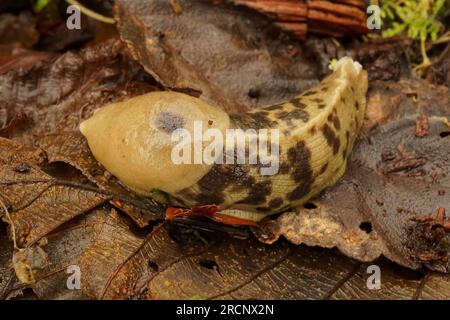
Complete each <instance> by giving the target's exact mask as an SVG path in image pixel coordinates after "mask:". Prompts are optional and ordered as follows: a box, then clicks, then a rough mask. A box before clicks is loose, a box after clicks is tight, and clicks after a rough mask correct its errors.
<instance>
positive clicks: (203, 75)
mask: <svg viewBox="0 0 450 320" xmlns="http://www.w3.org/2000/svg"><path fill="white" fill-rule="evenodd" d="M177 2H178V3H179V5H180V6H181V8H182V12H181V13H179V14H177V13H176V12H174V10H173V9H172V7H171V5H170V1H169V0H158V1H147V2H145V1H142V0H132V1H129V0H126V1H125V0H124V1H116V10H115V12H116V13H115V16H116V20H117V22H118V29H119V32H120V36H121V39H122V40H124V41H125V42H126V44H127V46H128V48H129V49H130V51H131V53H132V55H133V57H134V58H135V59H136V60H138V61H139V62H140V63H141V64H142V65H143V66H144V68H145V69H146V71H147V72H149V73H150V74H151V75H153V76H154V77H155V79H157V80H158V81H159V82H160V83H162V84H163V85H164V86H165V87H169V88H173V89H177V90H182V91H188V92H191V93H192V92H193V93H197V94H199V95H200V97H201V98H202V99H204V100H205V101H209V102H211V103H212V104H213V105H218V106H222V107H224V108H225V109H226V110H227V111H230V112H231V111H239V110H243V109H245V108H251V107H255V106H261V105H269V104H272V103H276V102H279V101H281V100H283V99H287V98H289V97H292V96H294V95H296V94H297V93H298V92H299V91H302V90H305V89H306V88H308V87H310V86H311V85H313V84H314V83H316V82H317V76H316V75H315V72H316V68H315V66H314V63H313V62H310V61H308V60H307V59H306V57H307V55H306V53H305V52H304V50H303V49H302V48H301V46H300V45H299V44H298V43H295V42H290V41H289V40H288V39H287V37H286V36H283V34H281V33H280V32H279V31H278V30H276V28H274V27H273V26H272V25H271V22H270V20H268V19H264V18H263V17H261V16H260V15H258V14H256V13H254V12H251V11H244V10H241V9H242V8H236V7H233V6H232V7H223V6H217V5H213V4H212V2H210V1H185V0H180V1H177ZM292 52H296V53H295V54H294V55H292Z"/></svg>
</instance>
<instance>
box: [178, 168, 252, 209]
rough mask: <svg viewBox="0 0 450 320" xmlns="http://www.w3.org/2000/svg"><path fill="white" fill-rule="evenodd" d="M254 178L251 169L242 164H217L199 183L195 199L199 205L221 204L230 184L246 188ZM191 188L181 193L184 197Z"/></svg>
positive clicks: (242, 188) (240, 188)
mask: <svg viewBox="0 0 450 320" xmlns="http://www.w3.org/2000/svg"><path fill="white" fill-rule="evenodd" d="M254 181H255V180H254V178H253V177H252V176H251V175H250V174H249V169H248V167H247V166H245V165H240V164H215V165H214V166H213V167H212V168H211V170H210V171H209V172H208V173H207V174H206V175H205V176H204V177H203V178H202V179H200V181H199V182H198V183H197V184H198V188H199V193H195V195H194V199H193V200H195V201H196V202H197V203H198V205H207V204H220V203H223V202H224V201H225V194H224V191H225V189H226V188H227V187H229V186H230V185H232V186H234V187H235V188H236V189H239V190H244V189H246V188H248V187H250V186H251V185H253V184H254ZM188 192H189V188H187V189H185V190H182V191H181V192H180V194H182V195H183V196H184V199H186V197H187V196H188V194H189V193H188Z"/></svg>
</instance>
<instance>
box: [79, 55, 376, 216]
mask: <svg viewBox="0 0 450 320" xmlns="http://www.w3.org/2000/svg"><path fill="white" fill-rule="evenodd" d="M367 86H368V82H367V72H366V71H364V70H362V68H361V66H360V65H359V63H357V62H354V61H352V60H351V59H350V58H343V59H341V60H340V61H339V62H338V67H337V69H336V71H334V72H333V73H332V74H331V75H330V76H328V77H327V78H325V79H324V80H323V81H322V82H321V83H320V84H318V85H317V86H315V87H313V88H311V89H310V90H308V91H306V92H304V93H302V94H301V95H299V96H297V97H295V98H294V99H291V100H290V101H287V102H284V103H280V104H277V105H273V106H269V107H264V108H258V109H255V110H252V111H251V112H247V113H237V114H231V115H227V114H226V113H224V112H223V111H220V110H219V109H218V108H213V107H210V106H208V105H206V104H205V103H203V102H202V101H201V100H199V99H196V98H193V97H190V96H187V95H184V94H180V93H173V92H159V93H150V94H146V95H144V96H141V97H137V98H133V99H130V100H128V101H125V102H121V103H117V104H113V105H110V106H106V107H104V108H102V109H101V110H100V111H98V112H97V113H96V114H95V115H94V116H93V117H92V118H91V119H89V120H87V121H86V122H84V123H82V124H81V131H82V133H83V134H84V135H85V136H86V138H87V140H88V143H89V146H90V148H91V150H92V152H93V154H94V156H95V157H96V158H97V160H99V161H100V162H101V163H102V164H103V165H104V166H105V167H106V169H108V170H109V171H110V172H111V173H112V174H114V175H116V176H117V177H118V178H119V179H120V180H121V181H122V182H123V183H124V184H126V185H127V186H129V187H130V188H132V189H133V190H136V191H137V192H140V193H143V194H148V191H149V190H152V189H155V188H157V189H160V190H162V191H165V192H167V193H168V194H170V195H171V197H172V199H173V200H175V201H176V203H177V204H178V205H181V206H186V207H191V206H197V205H207V204H216V205H218V206H219V209H220V210H221V211H222V213H224V214H228V215H232V216H236V217H240V218H245V219H250V220H254V221H258V220H261V219H262V218H263V217H265V216H267V215H270V214H274V213H277V212H281V211H283V210H286V209H288V208H289V207H293V206H297V205H301V204H303V203H305V202H306V201H308V200H309V199H310V198H311V197H314V196H315V195H317V194H318V193H320V192H321V191H322V190H324V189H325V188H327V187H329V186H331V185H333V184H334V183H336V181H337V180H338V179H340V178H341V177H342V175H343V174H344V172H345V168H346V165H347V160H348V157H349V155H350V154H351V150H352V148H353V144H354V142H355V140H356V138H357V136H358V134H359V131H360V129H361V126H362V124H363V120H364V113H365V107H366V93H367ZM135 99H137V100H135ZM174 101H177V103H178V104H179V105H180V106H181V105H184V106H185V107H183V108H182V107H174V104H175V105H177V103H175V102H174ZM162 113H166V114H176V115H177V116H179V117H180V118H181V119H183V120H184V121H178V122H179V123H181V122H183V123H184V124H183V125H184V127H185V128H186V129H188V130H192V126H191V123H192V121H194V120H196V119H197V120H198V119H199V118H200V119H201V120H202V121H203V122H204V123H205V124H208V123H211V121H210V120H213V121H212V123H213V127H215V128H218V129H220V130H221V132H223V133H224V135H225V130H226V129H227V128H231V129H236V128H240V129H242V130H244V131H246V130H248V129H254V130H259V129H277V130H278V132H279V143H278V145H279V169H278V172H277V173H276V174H274V175H262V174H261V165H258V164H256V165H255V164H248V161H247V162H246V163H245V164H237V163H232V164H220V163H216V164H213V165H205V164H202V165H195V164H191V165H188V164H183V165H174V164H173V163H172V161H171V158H170V151H169V150H168V149H170V148H172V147H173V145H174V143H169V141H170V135H169V134H167V133H165V132H161V130H160V128H158V127H157V126H156V125H155V124H156V123H158V121H156V119H158V117H161V114H162ZM206 144H208V143H206Z"/></svg>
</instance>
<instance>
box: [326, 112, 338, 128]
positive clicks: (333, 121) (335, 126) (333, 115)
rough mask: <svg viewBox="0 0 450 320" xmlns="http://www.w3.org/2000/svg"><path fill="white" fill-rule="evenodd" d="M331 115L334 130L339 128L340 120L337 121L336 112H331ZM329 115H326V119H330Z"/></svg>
mask: <svg viewBox="0 0 450 320" xmlns="http://www.w3.org/2000/svg"><path fill="white" fill-rule="evenodd" d="M330 116H331V122H332V123H333V126H334V128H335V129H336V130H340V129H341V122H340V121H339V117H338V116H337V115H336V114H332V115H330ZM330 116H328V120H330Z"/></svg>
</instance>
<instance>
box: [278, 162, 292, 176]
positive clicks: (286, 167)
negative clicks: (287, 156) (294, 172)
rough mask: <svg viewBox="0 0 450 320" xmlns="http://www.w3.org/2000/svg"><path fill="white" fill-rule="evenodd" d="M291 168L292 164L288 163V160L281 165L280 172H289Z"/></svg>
mask: <svg viewBox="0 0 450 320" xmlns="http://www.w3.org/2000/svg"><path fill="white" fill-rule="evenodd" d="M290 170H291V166H290V164H289V163H287V162H283V163H282V164H281V165H280V169H279V173H280V174H288V173H289V171H290Z"/></svg>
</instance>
